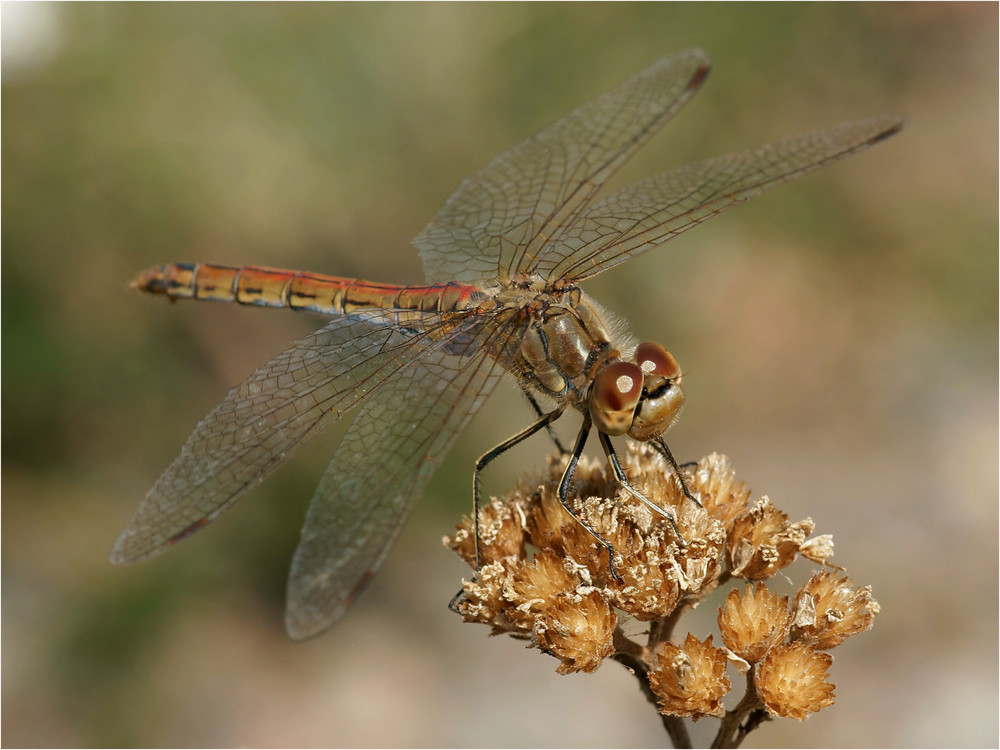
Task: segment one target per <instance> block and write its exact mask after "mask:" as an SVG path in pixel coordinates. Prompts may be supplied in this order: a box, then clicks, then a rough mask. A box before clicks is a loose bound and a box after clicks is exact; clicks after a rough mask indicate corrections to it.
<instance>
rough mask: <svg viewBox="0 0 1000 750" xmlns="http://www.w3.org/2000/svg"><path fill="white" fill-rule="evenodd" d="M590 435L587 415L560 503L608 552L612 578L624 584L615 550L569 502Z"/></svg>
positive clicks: (568, 466) (565, 473)
mask: <svg viewBox="0 0 1000 750" xmlns="http://www.w3.org/2000/svg"><path fill="white" fill-rule="evenodd" d="M589 434H590V415H589V414H585V415H584V417H583V425H581V427H580V433H579V434H578V435H577V436H576V443H575V444H574V445H573V453H572V454H570V457H569V462H568V463H567V464H566V468H565V469H564V470H563V475H562V479H560V480H559V502H560V503H562V506H563V507H564V508H565V509H566V512H567V513H569V514H570V515H571V516H573V518H575V519H576V520H577V522H579V524H580V525H581V526H583V528H585V529H586V530H587V531H589V532H590V535H591V536H592V537H594V539H596V540H597V541H598V542H600V544H601V546H602V547H604V548H605V549H606V550H607V551H608V568H609V569H610V570H611V576H612V577H613V578H614V579H615V580H616V581H618V582H619V583H621V582H622V577H621V576H620V575H618V571H617V570H615V548H614V546H613V545H612V544H611V542H609V541H608V540H607V539H605V538H604V537H603V536H601V535H600V534H598V533H597V531H595V530H594V528H593V527H592V526H591V525H590V524H589V523H587V522H586V521H584V520H583V519H582V518H580V516H579V515H578V514H577V513H576V511H575V510H573V508H571V507H570V505H569V502H568V500H567V498H568V496H569V485H570V482H571V481H572V480H573V473H574V472H575V471H576V465H577V463H579V461H580V456H582V455H583V447H584V446H585V445H586V444H587V436H588V435H589Z"/></svg>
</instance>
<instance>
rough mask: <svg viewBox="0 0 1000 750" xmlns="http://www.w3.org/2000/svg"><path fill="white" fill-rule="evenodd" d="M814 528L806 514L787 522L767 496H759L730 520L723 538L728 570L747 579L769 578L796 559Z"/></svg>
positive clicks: (784, 515)
mask: <svg viewBox="0 0 1000 750" xmlns="http://www.w3.org/2000/svg"><path fill="white" fill-rule="evenodd" d="M814 528H815V524H813V522H812V519H809V518H807V519H805V520H804V521H799V522H798V523H789V521H788V516H787V515H786V514H785V513H783V512H782V511H780V510H778V509H777V508H775V507H774V506H773V505H772V504H771V501H770V500H769V499H768V498H767V497H766V496H764V497H762V498H760V499H759V500H758V501H757V502H755V503H754V504H753V507H751V508H750V510H748V511H746V512H745V513H743V514H742V515H740V516H739V517H738V518H737V519H736V520H735V521H734V523H733V530H732V533H731V534H730V535H729V539H728V540H727V542H726V555H727V558H728V559H727V562H728V564H729V570H730V572H732V574H733V575H734V576H739V577H740V578H745V579H747V580H748V581H759V580H763V579H766V578H770V577H771V576H773V575H774V574H775V573H777V572H778V571H779V570H781V569H782V568H784V567H785V566H786V565H788V564H789V563H790V562H792V560H794V559H795V556H796V555H797V554H798V551H799V547H801V546H802V544H803V543H804V542H805V541H806V538H807V537H808V536H809V535H810V534H811V533H812V532H813V529H814Z"/></svg>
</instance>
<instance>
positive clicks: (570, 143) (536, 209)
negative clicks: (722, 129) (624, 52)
mask: <svg viewBox="0 0 1000 750" xmlns="http://www.w3.org/2000/svg"><path fill="white" fill-rule="evenodd" d="M708 69H709V59H708V56H707V55H706V54H705V53H704V52H702V51H701V50H689V51H687V52H682V53H680V54H678V55H674V56H672V57H668V58H664V59H662V60H660V61H658V62H656V63H654V64H653V65H652V66H650V67H649V68H647V69H646V70H644V71H642V72H641V73H639V74H637V75H636V76H634V77H632V78H630V79H629V80H627V81H625V82H624V83H622V84H621V85H619V86H618V87H617V88H614V89H612V90H611V91H608V92H607V93H605V94H603V95H602V96H600V97H598V98H597V99H595V100H593V101H592V102H590V103H588V104H585V105H584V106H582V107H580V108H579V109H577V110H575V111H574V112H571V113H570V114H569V115H567V116H565V117H563V118H562V119H561V120H559V121H558V122H556V123H554V124H553V125H551V126H549V127H548V128H546V129H545V130H543V131H542V132H540V133H539V134H538V135H536V136H535V137H533V138H531V139H529V140H527V141H524V142H523V143H521V144H520V145H518V146H515V147H514V148H512V149H510V150H509V151H506V152H504V153H503V154H501V155H500V156H498V157H497V158H496V159H494V160H493V161H492V162H491V163H490V164H489V165H488V166H487V167H486V168H484V169H483V170H482V171H481V172H479V173H478V174H476V175H475V176H474V177H472V178H470V179H467V180H465V181H463V182H462V184H461V185H460V186H459V187H458V189H457V190H456V191H455V192H454V193H453V194H452V196H451V197H450V198H449V199H448V201H447V203H445V205H444V208H442V209H441V211H440V212H439V213H438V214H437V216H436V217H435V218H434V220H433V221H432V222H431V223H430V224H429V225H428V226H427V227H426V228H425V229H424V231H423V232H421V234H420V235H418V236H417V238H416V239H415V240H414V244H416V246H417V247H418V248H419V249H420V257H421V259H422V260H423V264H424V273H425V274H426V276H427V280H428V281H430V282H444V281H462V282H468V283H472V282H477V281H482V280H500V281H503V280H506V279H508V278H510V277H511V276H513V275H514V274H515V273H517V272H519V271H522V270H526V269H528V268H530V267H532V266H533V265H535V262H536V258H537V256H539V254H541V253H543V252H544V251H545V249H546V248H547V246H548V244H549V243H550V241H551V240H553V239H555V237H556V235H557V234H558V232H559V230H560V228H561V227H565V226H568V225H570V224H572V222H573V220H574V219H575V217H577V216H578V215H579V213H580V212H581V211H582V210H583V208H584V207H585V206H586V204H587V202H588V201H590V199H591V198H592V197H593V195H594V193H595V192H596V191H597V190H598V189H599V188H600V187H601V185H602V184H604V182H605V181H606V180H607V179H608V178H609V177H610V176H611V175H612V174H614V172H615V171H616V170H617V169H618V168H619V167H621V165H622V164H624V163H625V161H626V160H628V158H629V157H630V156H631V155H632V154H634V153H635V151H636V150H637V149H639V148H640V147H641V146H642V145H643V144H644V143H646V141H648V140H649V138H650V137H652V135H653V134H654V133H656V131H657V130H659V129H660V127H662V126H663V125H664V124H665V123H666V122H667V120H669V119H670V118H671V117H672V116H673V115H674V114H675V113H676V112H677V111H678V110H679V109H680V108H681V107H682V106H683V105H684V104H685V103H686V102H687V100H688V99H690V98H691V96H692V95H693V94H694V92H695V91H696V90H697V89H698V87H699V86H700V85H701V82H702V81H703V80H704V78H705V76H706V75H707V73H708Z"/></svg>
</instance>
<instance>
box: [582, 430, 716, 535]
mask: <svg viewBox="0 0 1000 750" xmlns="http://www.w3.org/2000/svg"><path fill="white" fill-rule="evenodd" d="M598 436H599V437H600V439H601V447H602V448H603V449H604V455H605V456H607V457H608V464H609V465H610V466H611V471H612V472H613V473H614V475H615V479H616V480H617V481H618V484H620V485H621V487H622V489H623V490H625V491H626V492H627V493H628V494H630V495H631V496H632V497H634V498H635V499H636V500H640V501H641V502H642V503H644V504H645V505H646V506H647V507H649V508H650V509H651V510H655V511H656V512H657V513H659V514H660V515H661V516H664V517H665V518H666V519H667V520H668V521H670V525H671V526H672V527H673V529H674V533H675V534H676V535H677V538H678V539H679V540H680V542H681V544H682V545H685V546H687V541H686V540H685V539H684V536H683V535H682V534H681V530H680V529H678V528H677V521H676V520H675V518H674V513H673V511H671V510H670V509H669V508H664V507H661V506H659V505H657V504H656V503H654V502H653V501H652V500H650V499H649V498H648V497H646V496H645V495H643V494H642V493H641V492H639V490H637V489H636V488H635V487H633V486H632V485H631V484H629V481H628V477H627V476H626V475H625V470H624V469H623V468H622V465H621V464H620V463H619V462H618V454H617V453H615V447H614V445H612V444H611V438H610V437H609V436H607V435H605V434H604V433H603V432H598ZM678 476H680V475H678ZM682 486H683V485H682ZM695 502H697V501H695Z"/></svg>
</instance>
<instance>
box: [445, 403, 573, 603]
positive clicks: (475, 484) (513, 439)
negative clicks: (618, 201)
mask: <svg viewBox="0 0 1000 750" xmlns="http://www.w3.org/2000/svg"><path fill="white" fill-rule="evenodd" d="M528 398H529V399H531V404H532V406H534V407H535V410H536V411H538V413H539V418H538V419H536V420H535V421H534V422H532V423H531V424H530V425H528V426H527V427H525V428H524V429H523V430H521V431H520V432H519V433H517V434H516V435H511V436H510V437H509V438H507V439H506V440H504V441H503V442H502V443H500V445H498V446H496V447H494V448H492V449H491V450H488V451H487V452H486V453H484V454H483V455H481V456H480V457H479V460H478V461H476V468H475V469H474V470H473V472H472V517H473V525H474V528H475V534H476V572H477V573H478V572H479V569H480V568H481V567H482V565H483V563H482V557H481V556H480V552H479V472H481V471H482V470H483V469H484V468H485V467H486V465H487V464H489V463H490V461H492V460H493V459H494V458H496V457H497V456H500V455H503V454H504V453H506V452H507V451H508V450H510V449H511V448H513V447H514V446H515V445H517V444H518V443H521V442H523V441H525V440H527V439H528V438H530V437H531V436H532V435H534V434H535V433H536V432H538V431H539V430H541V429H542V428H550V434H553V433H551V425H552V423H553V422H555V421H556V420H557V419H559V417H561V416H562V414H563V412H564V411H565V410H566V406H565V405H562V406H559V407H557V408H556V409H554V410H553V411H550V412H548V413H547V414H543V413H542V411H541V409H540V408H539V407H538V403H537V402H536V401H535V400H534V399H532V398H531V396H528ZM557 444H558V442H557ZM560 448H561V446H560ZM464 594H465V589H459V590H458V591H457V592H456V593H455V595H454V596H453V597H452V598H451V601H450V602H448V609H450V610H451V611H452V612H454V613H456V614H462V613H461V612H460V611H459V609H458V602H459V600H460V599H461V598H462V596H463V595H464Z"/></svg>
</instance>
